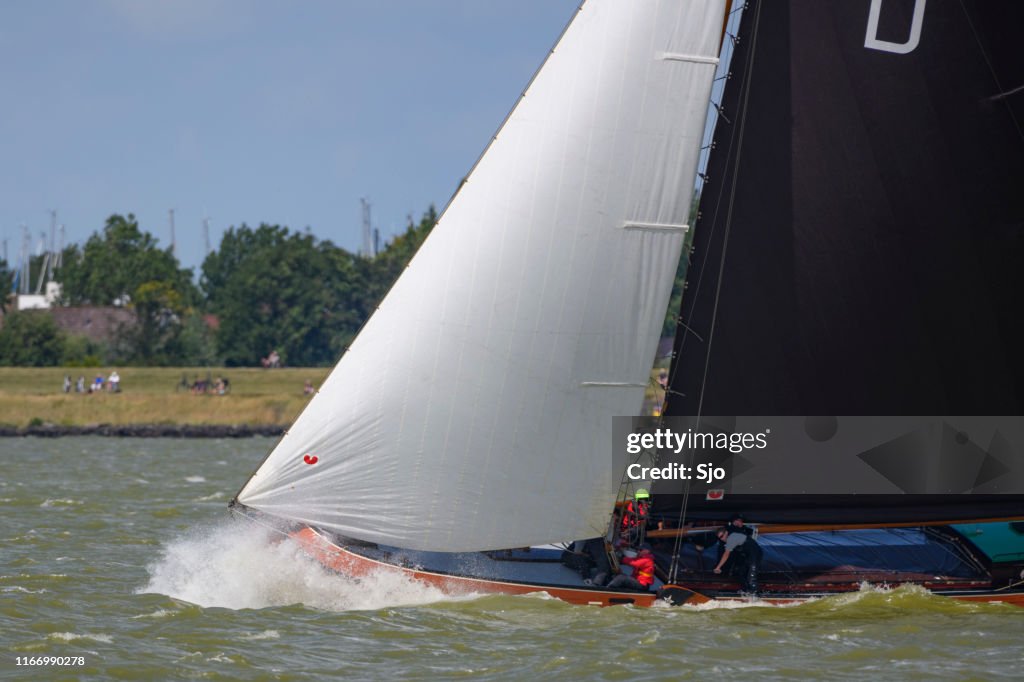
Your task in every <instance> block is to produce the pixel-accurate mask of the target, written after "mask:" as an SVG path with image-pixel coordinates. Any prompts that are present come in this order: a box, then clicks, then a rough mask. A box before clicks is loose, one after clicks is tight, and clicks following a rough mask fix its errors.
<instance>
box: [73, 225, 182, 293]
mask: <svg viewBox="0 0 1024 682" xmlns="http://www.w3.org/2000/svg"><path fill="white" fill-rule="evenodd" d="M59 275H60V281H61V283H62V284H63V298H64V300H65V302H67V303H70V304H72V305H82V304H92V305H116V304H125V303H127V302H128V301H130V300H133V297H134V295H135V293H136V290H137V289H138V288H139V286H141V285H143V284H146V283H148V282H164V283H166V284H168V285H169V286H171V287H172V288H173V289H174V290H175V291H177V292H178V293H179V295H181V296H182V297H183V298H184V299H185V300H186V301H187V302H189V303H191V302H193V301H194V300H196V290H195V286H194V285H193V284H192V271H191V270H189V269H186V268H181V267H179V265H178V259H177V258H175V257H174V254H172V253H171V251H170V249H161V248H159V247H158V246H157V239H156V238H155V237H154V236H153V235H151V234H150V233H149V232H144V231H142V230H141V229H140V228H139V223H138V221H137V220H136V219H135V216H134V215H132V214H130V213H129V214H128V215H127V216H120V215H116V214H115V215H112V216H110V217H109V218H107V223H106V225H105V226H104V228H103V232H102V233H93V234H92V236H91V237H89V239H88V240H87V241H86V242H85V246H84V247H82V249H81V251H79V250H78V248H77V247H72V248H70V249H67V250H66V251H65V253H64V259H63V265H62V266H61V268H60V271H59Z"/></svg>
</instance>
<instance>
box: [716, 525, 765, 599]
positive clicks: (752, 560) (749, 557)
mask: <svg viewBox="0 0 1024 682" xmlns="http://www.w3.org/2000/svg"><path fill="white" fill-rule="evenodd" d="M718 539H719V540H721V541H722V542H723V543H724V544H725V551H723V552H722V556H721V558H720V559H719V560H718V565H717V566H715V569H714V570H715V573H721V572H722V568H723V567H724V566H726V564H728V563H729V560H730V559H732V560H733V562H734V569H733V571H732V572H733V573H735V574H738V575H739V578H740V586H741V587H742V589H743V591H744V592H749V593H750V594H757V587H758V585H757V572H758V571H759V570H760V568H761V556H762V554H763V553H762V551H761V547H760V546H759V545H758V544H757V541H756V540H754V538H753V537H750V536H748V535H747V534H746V533H744V532H743V531H742V530H740V529H731V528H730V526H725V527H723V528H720V529H719V530H718Z"/></svg>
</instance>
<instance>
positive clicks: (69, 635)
mask: <svg viewBox="0 0 1024 682" xmlns="http://www.w3.org/2000/svg"><path fill="white" fill-rule="evenodd" d="M49 637H50V639H62V640H64V641H65V642H73V641H75V640H76V639H89V640H92V641H94V642H103V643H104V644H110V643H111V642H113V641H114V640H113V638H112V637H111V636H110V635H97V634H93V633H90V632H85V633H82V634H78V633H76V632H52V633H50V635H49Z"/></svg>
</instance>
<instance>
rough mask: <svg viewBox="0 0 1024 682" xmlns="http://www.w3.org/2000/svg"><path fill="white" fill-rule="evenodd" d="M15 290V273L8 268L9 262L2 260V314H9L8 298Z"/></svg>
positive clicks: (0, 298) (0, 292)
mask: <svg viewBox="0 0 1024 682" xmlns="http://www.w3.org/2000/svg"><path fill="white" fill-rule="evenodd" d="M13 289H14V272H13V271H12V270H11V269H10V268H9V267H8V266H7V261H2V260H0V313H6V312H7V298H8V295H9V294H11V293H13Z"/></svg>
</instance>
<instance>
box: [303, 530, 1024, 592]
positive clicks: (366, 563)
mask: <svg viewBox="0 0 1024 682" xmlns="http://www.w3.org/2000/svg"><path fill="white" fill-rule="evenodd" d="M291 537H292V538H293V539H294V540H296V541H297V542H298V543H299V544H300V546H301V547H302V548H303V550H304V551H305V552H306V553H307V554H309V555H310V556H311V557H313V558H314V559H316V560H317V561H318V562H319V563H320V564H321V565H323V566H324V567H325V568H328V569H330V570H332V571H334V572H336V573H339V574H341V575H346V576H351V577H354V578H361V577H364V576H368V575H371V574H374V573H379V572H388V573H394V574H396V575H401V576H403V577H406V578H409V579H411V580H415V581H417V582H421V583H423V584H425V585H429V586H431V587H435V588H437V589H439V590H441V591H442V592H444V593H445V594H449V595H452V596H459V595H466V594H481V593H484V594H488V593H490V594H513V595H521V594H535V593H538V592H544V593H546V594H549V595H551V596H552V597H555V598H556V599H560V600H562V601H565V602H568V603H570V604H579V605H587V606H617V605H622V604H632V605H634V606H653V605H655V603H657V602H658V601H663V602H664V603H665V604H666V605H667V604H670V603H671V604H672V605H680V604H688V605H698V604H704V603H708V602H712V601H719V602H728V601H748V600H749V598H747V597H744V596H741V595H738V594H716V595H715V596H714V598H711V597H708V596H705V595H704V594H702V593H701V591H700V588H702V587H704V586H697V585H692V586H691V585H670V586H666V588H664V590H663V591H661V592H659V593H658V594H655V593H654V592H632V591H625V590H608V589H598V588H580V587H566V586H558V585H543V584H537V583H527V582H516V581H508V580H493V579H486V578H473V577H467V576H462V575H450V574H446V573H440V572H435V571H429V570H423V569H421V568H416V567H408V566H399V565H397V564H393V563H388V562H386V561H380V560H377V559H374V558H372V557H368V556H364V555H363V554H360V553H358V552H356V551H352V550H351V549H348V548H346V547H344V546H342V545H339V544H336V543H334V542H333V541H331V540H330V539H329V538H328V537H326V536H324V535H322V534H321V533H319V532H317V531H315V530H313V529H312V528H309V527H305V528H302V529H300V530H298V531H295V532H293V533H291ZM855 589H856V588H855V587H843V588H840V587H836V588H834V589H828V588H826V589H821V587H820V586H819V587H818V588H817V589H815V591H814V593H808V594H792V593H789V594H781V593H779V594H768V595H764V596H762V597H759V599H758V601H759V602H762V603H766V604H774V605H781V604H794V603H800V602H806V601H810V600H812V599H817V598H820V597H822V596H827V595H828V594H838V593H842V592H851V591H855ZM934 592H935V593H936V594H941V595H943V596H948V597H951V598H953V599H958V600H963V601H972V602H1003V603H1007V604H1014V605H1017V606H1021V607H1024V590H1022V589H1021V588H1018V589H1017V591H1007V590H1004V591H1002V592H998V591H993V590H984V589H966V590H938V589H936V590H934ZM662 597H665V599H662Z"/></svg>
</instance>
